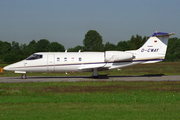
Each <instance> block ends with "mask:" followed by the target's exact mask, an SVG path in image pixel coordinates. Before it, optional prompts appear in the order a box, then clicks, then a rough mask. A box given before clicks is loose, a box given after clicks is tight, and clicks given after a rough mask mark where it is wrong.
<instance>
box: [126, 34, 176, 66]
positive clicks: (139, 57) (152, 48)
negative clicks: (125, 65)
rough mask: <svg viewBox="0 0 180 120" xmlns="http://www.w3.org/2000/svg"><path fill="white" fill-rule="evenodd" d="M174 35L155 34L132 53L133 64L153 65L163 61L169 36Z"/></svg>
mask: <svg viewBox="0 0 180 120" xmlns="http://www.w3.org/2000/svg"><path fill="white" fill-rule="evenodd" d="M171 35H174V33H164V32H156V33H154V34H153V35H152V36H151V37H150V38H149V39H148V40H147V41H146V42H145V43H144V45H143V46H142V47H140V48H139V49H138V50H133V51H126V52H132V53H133V55H134V59H133V61H134V62H138V63H139V62H140V63H143V64H146V63H155V62H160V61H163V60H164V59H165V55H166V50H167V45H168V39H169V36H171Z"/></svg>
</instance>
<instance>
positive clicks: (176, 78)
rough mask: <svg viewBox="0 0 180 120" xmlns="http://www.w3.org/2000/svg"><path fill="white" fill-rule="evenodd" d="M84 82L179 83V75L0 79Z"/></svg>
mask: <svg viewBox="0 0 180 120" xmlns="http://www.w3.org/2000/svg"><path fill="white" fill-rule="evenodd" d="M85 81H180V75H170V76H165V75H155V76H146V75H145V76H99V77H98V78H93V77H92V76H73V77H64V76H58V77H44V76H43V77H27V79H21V77H0V83H13V82H17V83H18V82H85Z"/></svg>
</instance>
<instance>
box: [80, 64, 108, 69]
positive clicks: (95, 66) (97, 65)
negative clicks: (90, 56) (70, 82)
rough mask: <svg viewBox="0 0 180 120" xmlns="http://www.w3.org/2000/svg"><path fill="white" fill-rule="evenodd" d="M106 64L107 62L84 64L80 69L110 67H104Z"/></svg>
mask: <svg viewBox="0 0 180 120" xmlns="http://www.w3.org/2000/svg"><path fill="white" fill-rule="evenodd" d="M104 66H105V63H103V64H88V65H83V66H81V67H79V68H78V70H80V71H84V70H85V71H86V70H92V69H98V70H102V69H103V70H104V69H108V67H104Z"/></svg>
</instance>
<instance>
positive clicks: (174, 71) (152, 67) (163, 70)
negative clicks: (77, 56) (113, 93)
mask: <svg viewBox="0 0 180 120" xmlns="http://www.w3.org/2000/svg"><path fill="white" fill-rule="evenodd" d="M4 66H5V65H1V67H4ZM98 74H99V75H123V76H124V75H180V62H160V63H153V64H138V65H133V66H129V67H125V68H122V69H121V70H117V69H115V70H109V71H99V72H98ZM91 75H92V72H75V73H71V72H69V73H68V74H67V75H66V74H65V73H64V72H62V73H58V72H56V73H27V76H91ZM9 76H21V75H20V74H15V73H14V72H8V71H3V73H1V74H0V77H9Z"/></svg>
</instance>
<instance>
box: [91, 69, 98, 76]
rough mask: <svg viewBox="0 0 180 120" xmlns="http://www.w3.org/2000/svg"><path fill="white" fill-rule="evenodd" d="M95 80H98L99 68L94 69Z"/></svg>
mask: <svg viewBox="0 0 180 120" xmlns="http://www.w3.org/2000/svg"><path fill="white" fill-rule="evenodd" d="M92 76H93V78H98V72H97V68H96V69H93V75H92Z"/></svg>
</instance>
